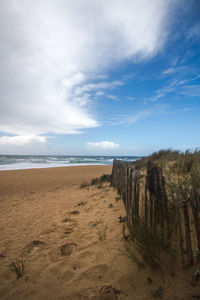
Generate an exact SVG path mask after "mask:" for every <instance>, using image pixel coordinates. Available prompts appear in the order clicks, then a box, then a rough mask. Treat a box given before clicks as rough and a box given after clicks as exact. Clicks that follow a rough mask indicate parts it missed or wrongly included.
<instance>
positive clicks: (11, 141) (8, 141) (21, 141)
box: [0, 135, 46, 146]
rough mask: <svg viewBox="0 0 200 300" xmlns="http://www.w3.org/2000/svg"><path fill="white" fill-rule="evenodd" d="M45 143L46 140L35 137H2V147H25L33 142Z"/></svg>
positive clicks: (0, 140)
mask: <svg viewBox="0 0 200 300" xmlns="http://www.w3.org/2000/svg"><path fill="white" fill-rule="evenodd" d="M34 141H36V142H40V143H45V142H46V138H45V137H43V136H34V135H18V136H1V137H0V145H13V146H23V145H26V144H29V143H32V142H34Z"/></svg>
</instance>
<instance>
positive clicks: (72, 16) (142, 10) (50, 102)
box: [0, 0, 174, 141]
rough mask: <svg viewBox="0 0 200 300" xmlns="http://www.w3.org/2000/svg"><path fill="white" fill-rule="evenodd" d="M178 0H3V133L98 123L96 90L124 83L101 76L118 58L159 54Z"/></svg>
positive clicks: (67, 130) (73, 129)
mask: <svg viewBox="0 0 200 300" xmlns="http://www.w3.org/2000/svg"><path fill="white" fill-rule="evenodd" d="M173 2H174V1H172V0H153V1H149V0H140V1H138V0H123V1H121V0H109V1H107V0H102V1H97V0H96V1H95V0H84V1H82V0H74V1H71V0H57V1H49V0H43V1H40V0H35V1H32V0H20V1H13V0H2V1H1V10H0V43H1V47H0V65H1V71H0V84H1V96H0V131H1V132H4V133H6V134H13V135H19V136H28V135H30V134H31V135H34V136H39V135H42V134H46V133H48V134H49V133H55V134H75V133H79V132H81V129H83V128H91V127H96V126H99V125H100V124H99V122H98V121H97V118H96V116H95V113H94V112H90V111H89V105H88V104H89V102H90V101H91V99H90V95H89V93H90V92H91V91H94V92H95V91H97V92H98V91H101V90H105V89H114V88H116V87H118V86H120V85H122V84H123V83H122V82H121V81H111V82H104V81H103V82H95V83H94V81H95V80H101V81H102V80H105V78H106V74H105V73H106V71H107V69H108V68H110V67H112V66H113V64H116V63H118V62H121V61H123V60H126V59H132V60H135V61H140V60H144V59H149V58H151V57H152V56H154V55H156V53H157V52H158V51H159V50H160V49H161V48H162V46H163V44H164V42H165V39H166V36H167V32H168V28H167V26H168V16H169V15H170V10H171V8H172V3H173ZM20 139H21V137H19V139H18V141H20ZM10 141H11V140H10Z"/></svg>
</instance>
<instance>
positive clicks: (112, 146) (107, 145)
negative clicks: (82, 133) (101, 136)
mask: <svg viewBox="0 0 200 300" xmlns="http://www.w3.org/2000/svg"><path fill="white" fill-rule="evenodd" d="M86 145H87V146H88V147H89V148H101V149H117V148H119V144H115V143H113V142H109V141H104V142H97V143H93V142H88V143H87V144H86Z"/></svg>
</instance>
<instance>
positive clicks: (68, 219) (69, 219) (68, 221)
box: [62, 218, 74, 223]
mask: <svg viewBox="0 0 200 300" xmlns="http://www.w3.org/2000/svg"><path fill="white" fill-rule="evenodd" d="M70 222H74V221H73V220H72V219H71V218H65V219H63V220H62V223H70Z"/></svg>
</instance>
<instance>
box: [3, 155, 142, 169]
mask: <svg viewBox="0 0 200 300" xmlns="http://www.w3.org/2000/svg"><path fill="white" fill-rule="evenodd" d="M114 158H116V159H121V160H124V161H135V160H137V159H140V158H141V157H140V156H68V155H67V156H65V155H64V156H60V155H41V156H39V155H0V170H20V169H36V168H52V167H66V166H82V165H112V162H113V160H114Z"/></svg>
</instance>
